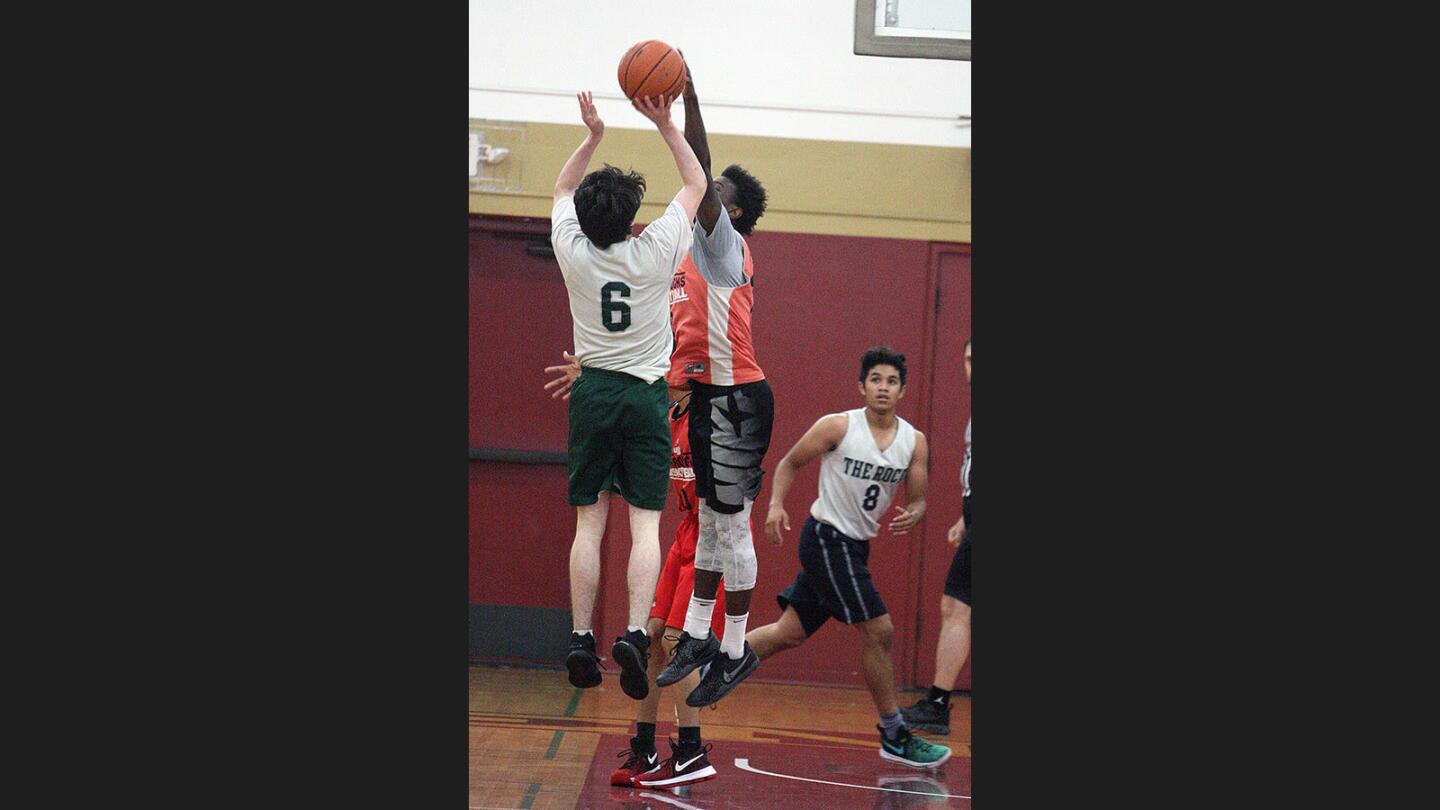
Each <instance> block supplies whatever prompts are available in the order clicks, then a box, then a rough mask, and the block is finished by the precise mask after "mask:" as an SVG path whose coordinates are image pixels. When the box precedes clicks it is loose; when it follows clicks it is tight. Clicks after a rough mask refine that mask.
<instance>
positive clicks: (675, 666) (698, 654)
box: [655, 630, 720, 686]
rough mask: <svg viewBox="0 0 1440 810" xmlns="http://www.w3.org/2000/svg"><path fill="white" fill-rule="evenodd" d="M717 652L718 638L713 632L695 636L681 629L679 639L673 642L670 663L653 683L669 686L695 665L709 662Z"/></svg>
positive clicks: (693, 668)
mask: <svg viewBox="0 0 1440 810" xmlns="http://www.w3.org/2000/svg"><path fill="white" fill-rule="evenodd" d="M719 652H720V640H719V639H717V638H715V634H714V633H711V634H710V635H708V636H706V637H705V638H695V637H694V636H692V635H690V634H689V633H686V632H684V631H683V630H682V631H681V632H680V641H678V642H676V644H675V651H674V652H672V653H670V665H669V666H667V667H665V671H664V672H661V673H660V676H659V677H657V678H656V679H655V685H656V686H669V685H670V684H672V683H676V682H677V681H679V680H680V679H681V678H683V677H685V676H686V675H689V674H690V673H691V672H693V671H695V669H696V668H697V667H701V666H704V665H705V664H707V663H709V661H710V659H712V658H714V657H715V655H716V654H717V653H719Z"/></svg>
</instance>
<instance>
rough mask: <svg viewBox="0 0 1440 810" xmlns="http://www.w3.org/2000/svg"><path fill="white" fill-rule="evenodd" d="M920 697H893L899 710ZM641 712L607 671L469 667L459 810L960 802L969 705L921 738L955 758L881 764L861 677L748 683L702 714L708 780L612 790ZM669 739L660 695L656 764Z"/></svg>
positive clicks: (668, 704)
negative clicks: (922, 764) (594, 683)
mask: <svg viewBox="0 0 1440 810" xmlns="http://www.w3.org/2000/svg"><path fill="white" fill-rule="evenodd" d="M651 688H652V689H653V688H655V686H654V684H651ZM918 696H919V693H918V692H902V693H901V695H900V703H901V704H902V705H908V704H910V703H913V702H914V701H915V699H916V697H918ZM638 705H639V704H638V702H636V701H633V700H631V699H630V698H628V697H626V696H625V694H624V693H623V692H621V691H620V682H619V677H618V673H616V672H615V671H614V670H613V669H611V670H608V671H606V673H605V681H604V683H602V684H601V685H600V686H598V687H596V688H594V689H584V690H581V689H576V688H574V687H572V686H571V685H570V684H569V682H568V681H567V680H566V677H565V671H564V670H563V669H525V668H509V667H503V666H472V667H471V668H470V810H491V808H495V809H496V810H499V809H500V808H504V810H511V809H512V808H530V809H531V810H571V808H595V807H603V808H636V809H637V810H638V808H655V809H656V810H661V809H662V808H663V809H665V810H668V809H669V808H734V809H735V810H740V809H741V808H744V809H745V810H752V809H754V810H760V809H761V808H770V807H784V808H787V810H802V809H803V808H812V807H823V808H826V810H840V809H841V808H866V810H870V808H900V807H911V808H915V807H926V808H935V807H963V808H969V807H970V806H971V802H970V698H969V697H965V696H959V695H957V696H955V697H954V698H952V708H951V710H950V734H949V736H944V737H942V736H940V735H936V734H930V733H927V732H920V736H922V737H925V738H926V739H930V740H934V741H935V742H938V743H941V744H943V745H947V746H949V747H950V749H951V750H952V751H953V752H954V755H953V756H952V757H951V758H950V760H949V761H948V762H946V763H945V764H944V765H942V766H940V767H939V768H936V769H933V770H926V769H915V768H909V767H906V766H903V765H898V764H896V763H892V762H888V761H886V760H883V759H881V758H880V755H879V753H878V751H879V747H880V744H879V732H877V731H876V730H875V725H876V723H877V722H878V719H877V718H876V717H875V709H874V705H873V704H872V703H871V702H870V696H869V694H868V693H867V692H866V691H865V689H864V687H863V685H861V684H860V683H859V681H858V677H857V684H856V686H855V687H854V688H840V687H819V686H793V685H783V684H770V683H762V682H756V681H754V680H750V681H747V682H746V683H745V684H744V685H742V686H740V687H739V688H737V689H736V690H735V691H734V692H732V693H731V694H730V695H729V696H727V697H726V698H725V699H724V700H723V701H721V702H720V703H718V704H716V706H715V707H713V708H709V709H703V710H701V715H700V723H701V734H702V735H703V738H704V740H705V742H706V743H707V744H710V743H713V744H714V747H713V748H712V749H711V750H710V762H711V764H712V765H714V766H715V769H716V770H717V771H718V772H719V776H718V778H716V779H712V780H710V781H708V782H701V783H698V784H695V785H690V786H685V787H680V788H677V789H674V790H670V791H661V790H651V789H647V788H617V787H611V786H610V772H611V771H612V770H614V769H615V768H616V767H617V766H618V765H619V764H620V763H621V761H622V759H621V758H620V757H617V756H616V754H617V753H618V752H620V751H622V750H625V749H626V748H627V747H628V746H629V740H630V736H631V735H632V734H633V732H634V722H635V710H636V708H637V707H638ZM675 735H676V731H675V714H674V702H673V700H672V698H671V695H670V690H666V691H665V692H664V693H663V694H662V697H661V699H660V711H659V722H658V725H657V730H656V734H655V741H656V748H657V750H658V751H659V752H660V756H661V757H662V758H663V757H666V756H669V754H670V746H669V745H668V744H667V743H666V742H665V739H666V738H669V737H674V736H675Z"/></svg>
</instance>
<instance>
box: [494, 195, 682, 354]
mask: <svg viewBox="0 0 1440 810" xmlns="http://www.w3.org/2000/svg"><path fill="white" fill-rule="evenodd" d="M693 237H694V231H692V230H691V226H690V223H689V222H688V221H687V220H686V219H685V209H684V208H682V207H681V206H680V203H678V202H673V201H672V202H671V203H670V205H668V206H667V207H666V208H665V213H664V214H662V215H661V216H660V218H659V219H656V220H655V221H654V222H651V223H650V224H649V225H647V226H645V230H644V231H642V232H641V233H640V235H639V236H637V237H634V238H632V239H626V240H624V241H621V242H617V243H615V244H613V245H610V246H609V247H605V248H598V247H596V246H595V243H594V242H591V241H590V239H589V238H587V237H586V236H585V232H584V231H582V230H580V220H579V219H578V218H577V217H576V214H575V199H574V197H573V196H566V197H561V198H560V199H558V200H556V201H555V207H554V208H553V209H552V210H551V212H550V244H551V246H552V247H554V249H555V259H556V261H557V262H558V263H559V264H560V272H561V274H562V275H563V276H564V277H565V288H566V289H567V290H568V291H569V293H570V319H571V320H572V321H573V322H574V331H573V333H572V337H573V340H574V341H575V354H576V355H577V356H578V357H579V358H580V365H582V366H586V367H590V368H603V369H608V370H610V371H623V372H625V373H626V374H629V375H631V376H633V377H639V378H640V379H642V380H644V381H645V382H647V383H652V382H655V381H656V380H658V379H660V378H661V377H663V376H665V372H667V371H669V370H670V349H671V345H670V344H671V334H670V279H671V277H672V276H673V275H674V274H675V268H677V267H679V266H680V261H681V260H682V259H684V258H685V254H686V252H687V251H689V250H690V242H691V239H692V238H693ZM515 305H516V306H518V307H525V306H528V305H529V304H528V302H524V301H519V302H516V304H515Z"/></svg>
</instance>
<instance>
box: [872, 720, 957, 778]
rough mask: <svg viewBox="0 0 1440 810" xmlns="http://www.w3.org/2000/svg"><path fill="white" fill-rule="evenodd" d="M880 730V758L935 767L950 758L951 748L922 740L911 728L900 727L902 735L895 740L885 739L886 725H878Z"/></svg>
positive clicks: (877, 727) (920, 766)
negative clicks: (911, 731) (912, 732)
mask: <svg viewBox="0 0 1440 810" xmlns="http://www.w3.org/2000/svg"><path fill="white" fill-rule="evenodd" d="M875 730H876V731H879V732H880V758H881V759H888V760H890V761H891V762H898V763H900V764H901V765H909V766H910V767H912V768H934V767H936V766H938V765H940V764H941V763H943V762H944V761H945V760H947V759H949V758H950V749H949V748H946V747H945V746H943V745H936V744H935V743H932V742H929V741H927V740H922V739H920V738H919V737H916V736H915V735H914V734H911V733H910V729H909V728H902V729H900V736H899V737H897V738H895V740H894V742H891V741H890V740H887V739H885V727H884V726H876V727H875Z"/></svg>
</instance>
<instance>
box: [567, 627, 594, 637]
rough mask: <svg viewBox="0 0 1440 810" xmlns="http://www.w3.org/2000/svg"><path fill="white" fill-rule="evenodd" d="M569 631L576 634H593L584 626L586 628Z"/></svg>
mask: <svg viewBox="0 0 1440 810" xmlns="http://www.w3.org/2000/svg"><path fill="white" fill-rule="evenodd" d="M570 632H572V633H574V634H575V635H577V636H592V635H594V633H591V632H590V630H589V628H586V629H584V630H571V631H570Z"/></svg>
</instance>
